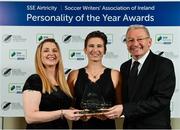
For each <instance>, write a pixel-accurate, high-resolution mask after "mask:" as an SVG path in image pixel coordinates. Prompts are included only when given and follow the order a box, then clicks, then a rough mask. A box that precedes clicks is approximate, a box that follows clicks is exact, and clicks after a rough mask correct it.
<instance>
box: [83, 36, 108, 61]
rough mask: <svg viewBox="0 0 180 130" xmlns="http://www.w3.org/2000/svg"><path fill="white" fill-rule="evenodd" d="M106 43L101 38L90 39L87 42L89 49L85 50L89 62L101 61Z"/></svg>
mask: <svg viewBox="0 0 180 130" xmlns="http://www.w3.org/2000/svg"><path fill="white" fill-rule="evenodd" d="M104 51H105V48H104V42H103V40H102V39H101V38H98V37H94V38H90V39H89V40H88V42H87V47H86V48H85V49H84V52H85V53H86V55H87V57H88V59H89V60H92V61H101V60H102V57H103V55H104Z"/></svg>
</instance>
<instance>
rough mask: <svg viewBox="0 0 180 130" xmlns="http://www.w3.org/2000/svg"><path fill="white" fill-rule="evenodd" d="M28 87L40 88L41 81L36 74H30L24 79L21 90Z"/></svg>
mask: <svg viewBox="0 0 180 130" xmlns="http://www.w3.org/2000/svg"><path fill="white" fill-rule="evenodd" d="M26 89H30V90H38V91H41V90H42V81H41V78H40V76H39V75H38V74H32V75H30V76H29V77H28V79H27V80H26V81H25V84H24V88H23V90H26Z"/></svg>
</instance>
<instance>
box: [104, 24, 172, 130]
mask: <svg viewBox="0 0 180 130" xmlns="http://www.w3.org/2000/svg"><path fill="white" fill-rule="evenodd" d="M126 45H127V49H128V51H129V53H130V54H131V56H132V58H131V59H130V60H128V61H126V62H125V63H123V64H122V65H121V68H120V70H121V75H122V97H123V104H122V105H116V106H114V107H112V108H110V109H109V110H110V111H109V112H107V113H105V115H106V116H107V117H108V118H111V119H112V118H117V117H119V116H121V115H124V116H125V118H124V124H123V128H124V129H170V128H171V125H170V117H171V116H170V101H171V98H172V95H173V93H174V89H175V82H176V81H175V72H174V66H173V63H172V61H171V60H170V59H167V58H165V57H161V56H159V55H156V54H154V53H153V52H152V51H151V50H150V47H151V45H152V39H151V37H150V34H149V31H148V29H147V28H146V27H145V26H143V25H131V26H130V27H129V28H128V30H127V33H126ZM134 61H138V67H137V69H138V70H137V72H136V73H137V76H134V77H133V76H131V75H132V74H131V73H132V72H131V71H133V70H132V68H133V62H134ZM132 77H133V79H132Z"/></svg>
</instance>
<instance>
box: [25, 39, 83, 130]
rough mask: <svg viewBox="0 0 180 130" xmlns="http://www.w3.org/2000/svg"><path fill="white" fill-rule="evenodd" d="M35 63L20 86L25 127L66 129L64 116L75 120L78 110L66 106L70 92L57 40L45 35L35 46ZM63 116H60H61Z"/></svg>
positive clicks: (69, 102)
mask: <svg viewBox="0 0 180 130" xmlns="http://www.w3.org/2000/svg"><path fill="white" fill-rule="evenodd" d="M35 67H36V72H37V74H32V75H31V76H30V77H29V78H28V79H27V80H26V82H25V84H24V88H23V105H24V114H25V120H26V122H27V129H68V128H69V127H68V123H67V120H66V119H69V120H78V119H79V118H80V115H79V114H75V113H77V111H78V110H75V109H74V110H71V109H69V107H70V104H71V100H72V95H71V93H70V90H69V87H68V85H67V82H66V80H65V75H64V69H63V64H62V57H61V54H60V48H59V46H58V43H57V42H56V41H55V40H54V39H45V40H44V41H43V42H41V43H40V44H39V45H38V47H37V50H36V55H35ZM63 117H64V118H63Z"/></svg>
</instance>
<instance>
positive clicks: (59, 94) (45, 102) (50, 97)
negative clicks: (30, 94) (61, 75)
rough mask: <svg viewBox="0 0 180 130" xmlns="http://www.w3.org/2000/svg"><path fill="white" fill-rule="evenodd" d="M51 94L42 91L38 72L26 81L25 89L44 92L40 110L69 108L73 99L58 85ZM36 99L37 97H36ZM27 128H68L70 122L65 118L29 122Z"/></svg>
mask: <svg viewBox="0 0 180 130" xmlns="http://www.w3.org/2000/svg"><path fill="white" fill-rule="evenodd" d="M56 88H57V90H54V91H53V92H52V93H51V94H48V93H42V81H41V79H40V77H39V75H37V74H33V75H31V76H30V77H29V78H28V79H27V80H26V82H25V84H24V88H23V91H25V90H35V91H39V92H41V94H42V97H41V102H40V106H39V111H54V110H60V109H68V108H69V107H70V104H71V99H70V98H69V97H68V96H67V95H66V94H65V93H64V92H63V91H61V90H60V89H59V88H58V87H57V86H56ZM34 100H36V99H34ZM26 128H27V129H68V128H69V126H68V123H67V120H66V119H65V118H63V119H57V120H54V121H50V122H45V123H36V124H27V127H26Z"/></svg>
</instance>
